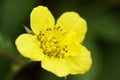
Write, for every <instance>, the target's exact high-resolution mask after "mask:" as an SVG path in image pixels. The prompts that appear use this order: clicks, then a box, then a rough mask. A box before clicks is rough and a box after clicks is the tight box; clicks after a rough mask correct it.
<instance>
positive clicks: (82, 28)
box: [56, 12, 87, 42]
mask: <svg viewBox="0 0 120 80" xmlns="http://www.w3.org/2000/svg"><path fill="white" fill-rule="evenodd" d="M56 26H60V27H62V29H63V30H64V31H65V32H67V33H70V34H71V32H72V34H74V38H75V40H76V41H77V42H82V40H83V39H84V37H85V33H86V30H87V24H86V21H85V20H84V19H83V18H81V17H80V16H79V14H77V13H76V12H65V13H64V14H62V15H61V17H60V18H58V20H57V24H56Z"/></svg>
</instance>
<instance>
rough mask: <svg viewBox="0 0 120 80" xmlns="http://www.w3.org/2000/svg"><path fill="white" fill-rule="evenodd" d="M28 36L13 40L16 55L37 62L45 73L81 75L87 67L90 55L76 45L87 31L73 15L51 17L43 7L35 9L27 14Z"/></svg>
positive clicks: (85, 26)
mask: <svg viewBox="0 0 120 80" xmlns="http://www.w3.org/2000/svg"><path fill="white" fill-rule="evenodd" d="M30 17H31V20H30V21H31V29H32V31H33V32H34V35H32V34H28V33H25V34H21V35H20V36H19V37H18V38H17V39H16V42H15V43H16V46H17V49H18V50H19V52H20V53H21V54H22V55H23V56H24V57H27V58H29V59H31V60H32V61H41V66H42V68H44V69H45V70H47V71H50V72H52V73H54V74H56V75H57V76H59V77H64V76H67V75H69V74H84V73H85V72H87V71H88V70H89V68H90V66H91V63H92V60H91V55H90V52H89V51H88V50H87V49H86V48H85V47H84V46H83V45H82V44H80V43H81V42H82V41H83V39H84V37H85V33H86V31H87V25H86V21H85V20H84V19H83V18H81V17H80V16H79V14H77V13H76V12H65V13H63V14H62V16H60V18H58V20H57V22H56V24H55V20H54V17H53V16H52V14H51V12H50V11H49V10H48V8H47V7H44V6H38V7H36V8H34V9H33V11H32V13H31V16H30Z"/></svg>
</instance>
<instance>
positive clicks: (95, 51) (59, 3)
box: [0, 0, 120, 80]
mask: <svg viewBox="0 0 120 80" xmlns="http://www.w3.org/2000/svg"><path fill="white" fill-rule="evenodd" d="M38 5H44V6H47V7H48V8H49V10H50V11H51V12H52V14H53V15H54V17H55V19H57V18H58V17H59V16H60V15H61V14H62V13H64V12H65V11H76V12H78V13H79V14H80V15H81V16H82V17H83V18H84V19H86V21H87V24H88V32H87V34H86V38H85V40H84V42H83V44H84V45H85V46H86V47H87V48H88V49H89V50H90V51H91V54H92V59H93V64H92V67H91V69H90V71H89V72H87V73H86V74H84V75H74V76H73V75H69V76H68V77H67V80H120V0H0V80H64V78H58V77H56V76H55V75H53V74H52V73H49V72H47V71H46V70H43V69H42V68H41V67H40V62H29V60H28V59H26V58H24V57H23V56H21V55H20V54H19V52H18V51H17V49H16V47H15V39H16V38H17V37H18V36H19V35H20V34H22V33H25V29H24V27H23V25H26V26H28V27H30V13H31V11H32V9H33V8H34V7H36V6H38Z"/></svg>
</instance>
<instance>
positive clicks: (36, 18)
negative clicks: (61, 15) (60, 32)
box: [31, 6, 55, 34]
mask: <svg viewBox="0 0 120 80" xmlns="http://www.w3.org/2000/svg"><path fill="white" fill-rule="evenodd" d="M54 23H55V20H54V17H53V16H52V14H51V12H50V11H49V10H48V8H47V7H44V6H38V7H36V8H34V9H33V10H32V13H31V28H32V30H33V32H34V33H35V34H39V32H40V30H44V29H45V28H51V27H54Z"/></svg>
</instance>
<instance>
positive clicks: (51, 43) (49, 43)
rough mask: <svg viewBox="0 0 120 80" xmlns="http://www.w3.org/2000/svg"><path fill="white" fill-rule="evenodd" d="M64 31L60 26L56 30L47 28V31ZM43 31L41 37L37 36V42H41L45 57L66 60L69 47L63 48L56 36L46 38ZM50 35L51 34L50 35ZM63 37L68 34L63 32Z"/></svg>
mask: <svg viewBox="0 0 120 80" xmlns="http://www.w3.org/2000/svg"><path fill="white" fill-rule="evenodd" d="M52 30H56V31H63V30H62V29H61V27H60V26H58V27H54V28H46V31H52ZM45 34H47V32H46V33H44V32H43V31H40V33H39V35H38V36H37V40H38V41H39V42H40V48H42V49H43V52H44V54H45V55H47V56H49V57H55V58H64V57H65V53H67V52H68V50H67V45H64V46H63V47H62V46H60V45H59V41H58V40H57V38H56V37H54V36H46V35H45ZM48 34H49V33H48ZM61 34H62V35H64V34H66V32H64V33H63V32H61Z"/></svg>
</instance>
